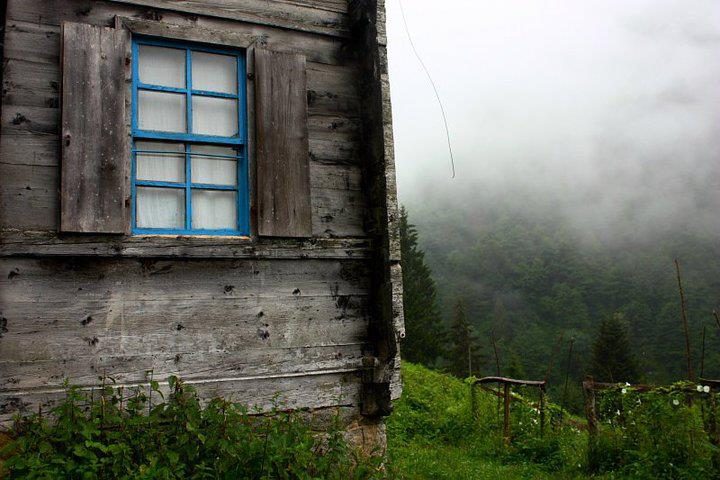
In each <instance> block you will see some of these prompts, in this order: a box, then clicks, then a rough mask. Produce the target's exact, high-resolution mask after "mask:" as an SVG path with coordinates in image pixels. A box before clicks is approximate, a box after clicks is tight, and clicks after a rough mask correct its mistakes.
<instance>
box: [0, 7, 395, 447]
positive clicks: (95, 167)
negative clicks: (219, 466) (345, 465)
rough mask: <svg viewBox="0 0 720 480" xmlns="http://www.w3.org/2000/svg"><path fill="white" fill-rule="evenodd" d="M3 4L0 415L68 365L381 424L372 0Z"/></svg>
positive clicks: (381, 251) (384, 113)
mask: <svg viewBox="0 0 720 480" xmlns="http://www.w3.org/2000/svg"><path fill="white" fill-rule="evenodd" d="M0 5H2V6H3V7H4V9H3V14H4V17H3V22H2V24H3V25H4V27H5V28H4V42H3V52H2V55H3V66H4V68H3V72H2V84H3V91H2V129H1V131H0V266H1V267H2V268H1V271H0V422H3V423H5V424H7V422H8V421H9V420H10V419H11V418H12V416H13V415H15V414H17V413H22V412H35V411H37V410H38V408H42V409H43V410H46V409H47V407H49V406H50V405H51V404H52V402H53V401H54V400H56V399H57V398H59V396H61V395H63V383H64V382H65V381H66V380H67V381H69V382H70V383H71V384H75V385H80V386H83V387H87V388H88V389H89V388H92V387H93V386H97V385H98V384H99V382H100V381H101V378H103V377H105V378H112V379H113V381H114V382H115V384H116V385H118V386H120V385H124V386H140V387H142V386H144V385H147V384H148V382H149V377H150V376H152V377H153V378H154V379H155V380H160V381H162V380H163V379H167V378H168V377H169V376H170V375H177V376H179V377H180V378H181V379H183V380H184V381H185V382H186V383H187V384H190V385H193V386H194V387H195V388H196V389H197V391H198V392H199V394H200V395H201V396H202V397H204V398H211V397H216V396H221V397H224V398H228V399H232V400H233V401H237V402H241V403H244V404H247V405H252V406H260V407H262V408H270V407H271V406H272V404H273V399H274V398H275V397H277V399H278V401H279V402H281V403H282V404H283V405H286V406H287V407H288V408H303V409H310V410H314V411H321V409H327V410H325V411H331V410H333V411H337V409H338V407H339V408H340V411H341V412H342V413H343V418H344V419H345V421H346V422H347V424H348V428H350V429H359V431H360V433H362V434H363V435H364V436H366V437H369V436H372V435H376V436H377V437H382V436H383V431H384V430H383V428H382V418H383V416H385V415H387V414H388V413H389V412H390V410H391V408H392V400H393V399H396V398H397V397H398V396H399V394H400V390H401V383H400V376H399V366H400V362H399V359H400V357H399V347H398V343H399V341H400V339H402V338H403V336H404V330H403V316H402V284H401V272H400V257H399V239H398V210H397V200H396V188H395V170H394V159H393V136H392V123H391V113H390V94H389V84H388V73H387V56H386V36H385V18H384V5H383V1H382V0H273V1H267V0H208V1H202V2H197V1H180V0H123V1H120V0H7V1H5V2H2V3H0ZM161 383H162V382H161ZM368 432H370V433H371V434H368Z"/></svg>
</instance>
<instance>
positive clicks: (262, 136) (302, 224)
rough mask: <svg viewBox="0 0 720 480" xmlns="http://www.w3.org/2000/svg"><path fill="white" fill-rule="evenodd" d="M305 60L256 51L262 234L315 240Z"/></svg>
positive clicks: (256, 108) (258, 199)
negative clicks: (313, 237) (313, 235)
mask: <svg viewBox="0 0 720 480" xmlns="http://www.w3.org/2000/svg"><path fill="white" fill-rule="evenodd" d="M306 92H307V87H306V73H305V57H303V56H302V55H293V54H286V53H278V52H271V51H268V50H262V49H256V50H255V132H256V133H255V141H256V147H255V151H256V173H257V206H258V234H259V235H261V236H273V237H309V236H311V235H312V211H311V205H310V176H309V175H310V174H309V165H308V162H309V146H308V128H307V100H306Z"/></svg>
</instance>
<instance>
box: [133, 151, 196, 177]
mask: <svg viewBox="0 0 720 480" xmlns="http://www.w3.org/2000/svg"><path fill="white" fill-rule="evenodd" d="M135 150H149V151H154V152H168V153H141V152H137V153H136V154H135V177H136V178H137V179H138V180H157V181H161V182H184V181H185V144H182V143H165V142H135Z"/></svg>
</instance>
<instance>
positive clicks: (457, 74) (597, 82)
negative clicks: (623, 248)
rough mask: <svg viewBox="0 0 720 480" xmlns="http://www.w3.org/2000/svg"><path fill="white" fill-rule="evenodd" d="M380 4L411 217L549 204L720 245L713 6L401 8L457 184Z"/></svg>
mask: <svg viewBox="0 0 720 480" xmlns="http://www.w3.org/2000/svg"><path fill="white" fill-rule="evenodd" d="M386 2H387V4H386V8H387V14H388V50H389V63H390V84H391V95H392V104H393V123H394V135H395V154H396V163H397V174H398V189H399V196H400V200H401V202H402V203H404V204H406V205H407V206H408V207H409V208H410V209H411V212H412V209H413V207H414V206H418V208H420V207H422V208H423V209H426V210H427V209H430V210H431V209H432V208H433V206H437V207H438V208H446V207H447V206H452V205H453V202H454V201H457V202H458V204H459V203H462V202H460V200H459V199H460V198H461V197H464V198H465V200H467V198H472V196H473V194H474V192H483V195H484V198H487V196H488V195H489V196H490V197H491V198H494V199H496V200H498V201H500V199H502V198H506V197H508V196H524V198H527V199H529V200H532V199H542V200H548V201H549V200H553V201H555V202H556V203H557V205H559V207H558V208H559V210H560V211H561V212H562V214H563V215H566V216H567V217H568V218H569V219H571V220H573V221H574V222H576V223H577V224H578V225H582V226H584V227H587V226H593V227H594V228H600V229H605V230H610V229H611V228H625V229H629V228H632V229H634V230H636V231H643V230H645V229H653V228H657V226H658V225H670V224H672V225H674V226H680V227H681V228H695V227H701V228H705V229H710V230H712V231H714V232H716V233H718V234H720V1H717V0H602V1H599V0H582V1H578V0H444V1H442V2H438V1H437V0H403V7H404V11H405V16H406V19H407V24H408V27H409V30H410V33H411V35H412V39H413V42H414V44H415V46H416V48H417V51H418V52H419V54H420V56H421V57H422V59H423V61H424V62H425V64H426V65H427V67H428V69H429V71H430V72H431V74H432V76H433V79H434V80H435V83H436V85H437V88H438V90H439V92H440V96H441V98H442V100H443V104H444V107H445V111H446V113H447V119H448V124H449V129H450V137H451V141H452V147H453V150H454V153H455V164H456V171H457V176H456V178H455V179H452V178H451V169H450V160H449V155H448V150H447V143H446V138H445V131H444V129H443V122H442V117H441V114H440V109H439V107H438V105H437V102H436V100H435V98H434V94H433V90H432V86H431V85H430V83H429V82H428V80H427V78H426V77H425V74H424V72H423V70H422V67H421V66H420V64H419V63H418V60H417V59H416V58H415V56H414V54H413V52H412V50H411V47H410V42H409V41H408V37H407V34H406V32H405V29H404V26H403V21H402V16H401V12H400V4H399V0H386ZM465 203H467V202H465ZM619 225H622V227H618V226H619Z"/></svg>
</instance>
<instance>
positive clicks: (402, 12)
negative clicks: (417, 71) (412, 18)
mask: <svg viewBox="0 0 720 480" xmlns="http://www.w3.org/2000/svg"><path fill="white" fill-rule="evenodd" d="M398 3H399V4H400V14H401V15H402V20H403V25H405V33H406V34H407V37H408V40H409V41H410V47H411V48H412V51H413V53H414V54H415V58H417V60H418V62H419V63H420V66H422V69H423V70H424V71H425V75H426V76H427V78H428V80H429V81H430V85H432V88H433V90H434V91H435V98H436V99H437V102H438V105H440V113H442V119H443V123H444V124H445V137H446V138H447V146H448V152H450V167H451V169H452V178H455V157H454V156H453V151H452V145H451V144H450V129H449V128H448V123H447V117H446V116H445V108H444V107H443V103H442V100H440V93H438V89H437V86H436V85H435V82H434V81H433V79H432V76H431V75H430V71H429V70H428V69H427V67H426V66H425V62H423V60H422V58H421V57H420V54H419V53H418V51H417V49H416V48H415V44H414V43H413V39H412V36H411V35H410V29H409V28H408V24H407V19H406V18H405V10H404V9H403V4H402V0H398Z"/></svg>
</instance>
